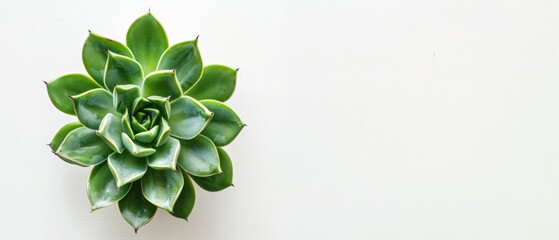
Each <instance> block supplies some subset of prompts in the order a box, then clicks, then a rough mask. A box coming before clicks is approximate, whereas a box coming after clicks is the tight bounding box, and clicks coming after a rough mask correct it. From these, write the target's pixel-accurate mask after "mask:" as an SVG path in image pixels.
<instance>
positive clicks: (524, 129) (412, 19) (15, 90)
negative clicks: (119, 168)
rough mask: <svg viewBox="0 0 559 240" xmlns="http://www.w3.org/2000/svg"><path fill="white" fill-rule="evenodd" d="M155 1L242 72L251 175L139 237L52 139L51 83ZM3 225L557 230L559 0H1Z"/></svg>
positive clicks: (260, 234) (250, 233) (127, 234)
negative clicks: (93, 195) (89, 189)
mask: <svg viewBox="0 0 559 240" xmlns="http://www.w3.org/2000/svg"><path fill="white" fill-rule="evenodd" d="M149 7H151V10H152V12H153V13H154V15H155V16H156V17H157V18H158V19H159V20H160V21H161V23H162V24H163V25H164V26H165V28H166V30H167V33H168V36H169V39H170V41H171V43H176V42H179V41H183V40H188V39H193V38H194V37H196V35H200V41H199V42H200V48H201V52H202V56H203V59H204V62H205V63H206V64H210V63H222V64H226V65H229V66H232V67H240V68H241V70H240V72H239V78H238V85H237V91H236V93H235V95H234V96H233V98H232V99H231V100H230V101H229V102H228V103H229V105H231V106H232V107H233V108H234V109H236V111H237V112H238V113H239V114H240V116H241V117H242V118H243V119H244V120H245V122H247V123H248V127H247V128H245V129H244V131H243V132H242V133H241V134H240V135H239V137H238V138H237V139H236V141H235V142H233V143H232V144H231V145H230V146H228V147H227V150H228V151H229V153H230V155H231V157H232V159H233V163H234V168H235V177H234V179H235V180H234V183H235V185H236V187H235V188H230V189H227V190H225V191H223V192H219V193H208V192H204V191H202V190H200V189H198V191H197V193H198V198H197V204H196V206H195V209H194V212H193V213H192V215H191V216H190V217H189V222H188V223H187V222H185V221H184V220H178V219H175V218H173V217H171V216H170V215H169V214H167V213H166V212H164V211H159V212H158V213H157V215H156V217H155V219H154V220H153V221H152V222H151V223H149V224H148V225H146V226H145V227H143V228H142V229H141V230H140V231H139V233H138V235H135V234H134V232H133V230H132V228H131V227H130V226H128V225H127V223H126V222H125V221H124V220H123V219H122V218H121V217H120V214H119V212H118V208H117V207H115V206H112V207H109V208H106V209H102V210H99V211H97V212H94V213H91V214H90V213H89V209H90V207H89V202H88V200H87V196H86V193H85V186H86V181H87V177H88V174H89V169H87V168H79V167H75V166H72V165H69V164H66V163H64V162H63V161H61V160H59V159H57V158H56V157H55V156H54V155H52V154H51V153H50V150H49V148H48V147H47V146H46V145H45V144H46V143H48V142H49V141H50V138H51V137H52V135H53V134H54V133H55V132H56V131H57V129H58V128H59V127H60V126H62V125H63V124H65V123H67V122H69V121H72V119H73V118H72V117H71V116H67V115H65V114H63V113H60V112H58V111H57V110H56V109H55V108H54V107H53V106H52V105H51V103H50V101H49V99H48V97H47V94H46V90H45V87H44V85H43V83H42V82H41V81H43V80H47V81H48V80H52V79H54V78H56V77H58V76H60V75H63V74H66V73H70V72H85V70H84V69H83V66H82V63H81V47H82V44H83V41H84V40H85V38H86V36H87V29H91V30H92V31H95V32H97V33H99V34H102V35H105V36H110V37H112V38H114V39H117V40H120V41H122V42H124V39H125V34H126V30H127V28H128V26H129V24H130V23H132V21H134V20H135V19H136V18H137V17H139V16H140V15H142V14H144V13H145V12H146V11H147V10H148V8H149ZM0 8H1V9H2V13H1V14H0V34H1V35H0V90H1V91H0V101H1V103H2V105H1V107H0V114H1V115H0V126H1V128H2V130H1V133H0V154H1V157H0V190H1V192H0V208H1V211H0V238H1V239H507V240H508V239H558V238H559V148H558V146H559V72H558V69H559V68H558V63H559V3H558V2H556V1H487V0H480V1H469V0H468V1H466V0H464V1H437V0H430V1H427V0H425V1H410V0H404V1H402V0H400V1H392V0H384V1H369V0H352V1H351V0H330V1H313V0H307V1H299V0H290V1H271V2H268V1H241V0H239V1H194V0H183V1H174V2H164V1H138V0H135V1H132V0H131V1H126V2H124V1H122V2H116V1H76V0H66V1H24V0H17V1H16V0H13V1H6V0H0Z"/></svg>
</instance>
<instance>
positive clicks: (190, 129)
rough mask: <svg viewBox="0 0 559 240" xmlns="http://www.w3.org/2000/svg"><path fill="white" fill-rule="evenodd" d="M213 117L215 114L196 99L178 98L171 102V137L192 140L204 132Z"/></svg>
mask: <svg viewBox="0 0 559 240" xmlns="http://www.w3.org/2000/svg"><path fill="white" fill-rule="evenodd" d="M212 116H213V113H212V112H210V111H209V110H208V109H207V108H206V107H204V105H202V104H201V103H200V102H198V101H196V100H195V99H194V98H191V97H188V96H182V97H180V98H177V99H176V100H175V101H173V102H171V117H170V118H169V126H171V135H172V136H175V137H177V138H181V139H192V138H194V137H196V135H198V134H199V133H200V132H202V130H203V129H204V127H206V125H207V124H208V122H209V121H210V119H211V118H212Z"/></svg>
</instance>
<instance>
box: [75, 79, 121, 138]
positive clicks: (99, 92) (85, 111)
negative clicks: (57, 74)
mask: <svg viewBox="0 0 559 240" xmlns="http://www.w3.org/2000/svg"><path fill="white" fill-rule="evenodd" d="M72 100H73V101H74V109H75V110H76V116H77V117H78V119H79V120H80V122H81V123H82V124H83V125H84V126H86V127H88V128H91V129H98V128H99V125H100V124H101V121H102V120H103V118H104V117H105V115H107V113H112V114H114V115H116V116H120V114H119V113H117V112H116V111H115V109H114V108H113V98H112V96H111V93H109V92H107V90H105V89H93V90H90V91H87V92H84V93H82V94H80V95H77V96H73V97H72Z"/></svg>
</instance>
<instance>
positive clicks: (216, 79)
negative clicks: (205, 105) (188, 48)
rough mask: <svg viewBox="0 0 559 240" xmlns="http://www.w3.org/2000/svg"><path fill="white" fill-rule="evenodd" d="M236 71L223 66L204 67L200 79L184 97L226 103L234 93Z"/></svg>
mask: <svg viewBox="0 0 559 240" xmlns="http://www.w3.org/2000/svg"><path fill="white" fill-rule="evenodd" d="M236 84H237V70H235V69H232V68H230V67H226V66H223V65H209V66H205V67H204V71H203V73H202V77H201V78H200V80H198V82H197V83H196V84H195V85H194V86H192V88H190V89H189V90H188V92H186V95H188V96H191V97H193V98H196V99H198V100H200V99H215V100H218V101H221V102H225V101H227V100H228V99H229V98H230V97H231V96H232V95H233V92H234V91H235V86H236Z"/></svg>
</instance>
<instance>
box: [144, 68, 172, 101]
mask: <svg viewBox="0 0 559 240" xmlns="http://www.w3.org/2000/svg"><path fill="white" fill-rule="evenodd" d="M181 95H182V90H181V86H180V85H179V82H178V80H177V77H176V76H175V71H173V70H161V71H155V72H152V73H150V74H148V75H147V76H146V79H145V80H144V83H143V86H142V96H144V97H149V96H160V97H171V99H176V98H178V97H180V96H181Z"/></svg>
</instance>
